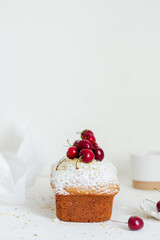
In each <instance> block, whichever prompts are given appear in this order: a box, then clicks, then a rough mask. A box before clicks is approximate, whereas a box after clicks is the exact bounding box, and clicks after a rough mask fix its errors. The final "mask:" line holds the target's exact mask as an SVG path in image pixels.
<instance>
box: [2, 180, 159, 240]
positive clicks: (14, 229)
mask: <svg viewBox="0 0 160 240" xmlns="http://www.w3.org/2000/svg"><path fill="white" fill-rule="evenodd" d="M126 183H128V184H126ZM143 198H150V199H152V200H158V199H160V193H158V192H156V191H141V190H136V189H133V188H132V187H131V184H130V183H129V180H127V181H123V183H121V190H120V192H119V194H118V195H117V196H116V197H115V200H114V207H113V214H112V219H114V220H119V221H127V220H128V217H129V216H133V215H137V216H140V217H142V218H143V219H144V224H145V225H144V228H143V229H141V230H139V231H130V230H129V229H128V227H127V225H125V224H119V223H114V222H111V221H107V222H103V223H66V222H61V221H59V220H58V219H56V217H55V210H54V209H55V208H54V197H53V193H52V190H51V188H50V185H49V178H47V177H39V178H38V179H37V181H36V184H35V185H34V186H33V187H31V188H30V189H29V190H28V194H27V200H26V203H25V204H24V205H7V204H2V203H1V205H0V239H1V240H5V239H7V240H9V239H12V240H13V239H16V240H19V239H21V240H22V239H23V240H26V239H37V240H38V239H44V240H47V239H54V240H61V239H64V240H65V239H69V240H72V239H74V240H75V239H76V240H81V239H87V240H89V239H92V240H94V239H100V240H103V239H105V240H107V239H110V240H112V239H114V240H116V239H117V240H128V239H135V238H136V239H142V238H144V240H147V239H150V240H151V239H153V240H155V239H157V240H159V239H160V221H158V220H155V219H153V218H150V217H148V216H147V215H145V214H143V212H142V211H141V209H140V207H139V202H140V200H142V199H143Z"/></svg>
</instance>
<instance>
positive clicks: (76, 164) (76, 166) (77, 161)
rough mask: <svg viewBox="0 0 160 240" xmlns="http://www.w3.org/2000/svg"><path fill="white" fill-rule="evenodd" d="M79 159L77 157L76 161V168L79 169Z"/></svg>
mask: <svg viewBox="0 0 160 240" xmlns="http://www.w3.org/2000/svg"><path fill="white" fill-rule="evenodd" d="M78 160H79V159H77V161H76V169H79V167H78V166H77V164H78Z"/></svg>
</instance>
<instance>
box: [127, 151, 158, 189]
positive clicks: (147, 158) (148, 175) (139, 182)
mask: <svg viewBox="0 0 160 240" xmlns="http://www.w3.org/2000/svg"><path fill="white" fill-rule="evenodd" d="M131 176H132V183H133V187H135V188H139V189H145V190H153V189H154V188H158V189H160V152H158V151H148V152H147V151H146V152H137V153H132V154H131Z"/></svg>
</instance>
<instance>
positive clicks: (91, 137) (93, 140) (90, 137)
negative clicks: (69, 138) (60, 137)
mask: <svg viewBox="0 0 160 240" xmlns="http://www.w3.org/2000/svg"><path fill="white" fill-rule="evenodd" d="M83 139H87V140H88V141H89V142H91V143H92V144H94V143H95V141H96V139H95V137H94V135H93V134H91V133H85V134H84V135H83Z"/></svg>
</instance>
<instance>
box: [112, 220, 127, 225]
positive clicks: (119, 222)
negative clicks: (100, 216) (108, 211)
mask: <svg viewBox="0 0 160 240" xmlns="http://www.w3.org/2000/svg"><path fill="white" fill-rule="evenodd" d="M109 220H110V221H111V222H116V223H124V224H128V222H119V221H116V220H112V219H109Z"/></svg>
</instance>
